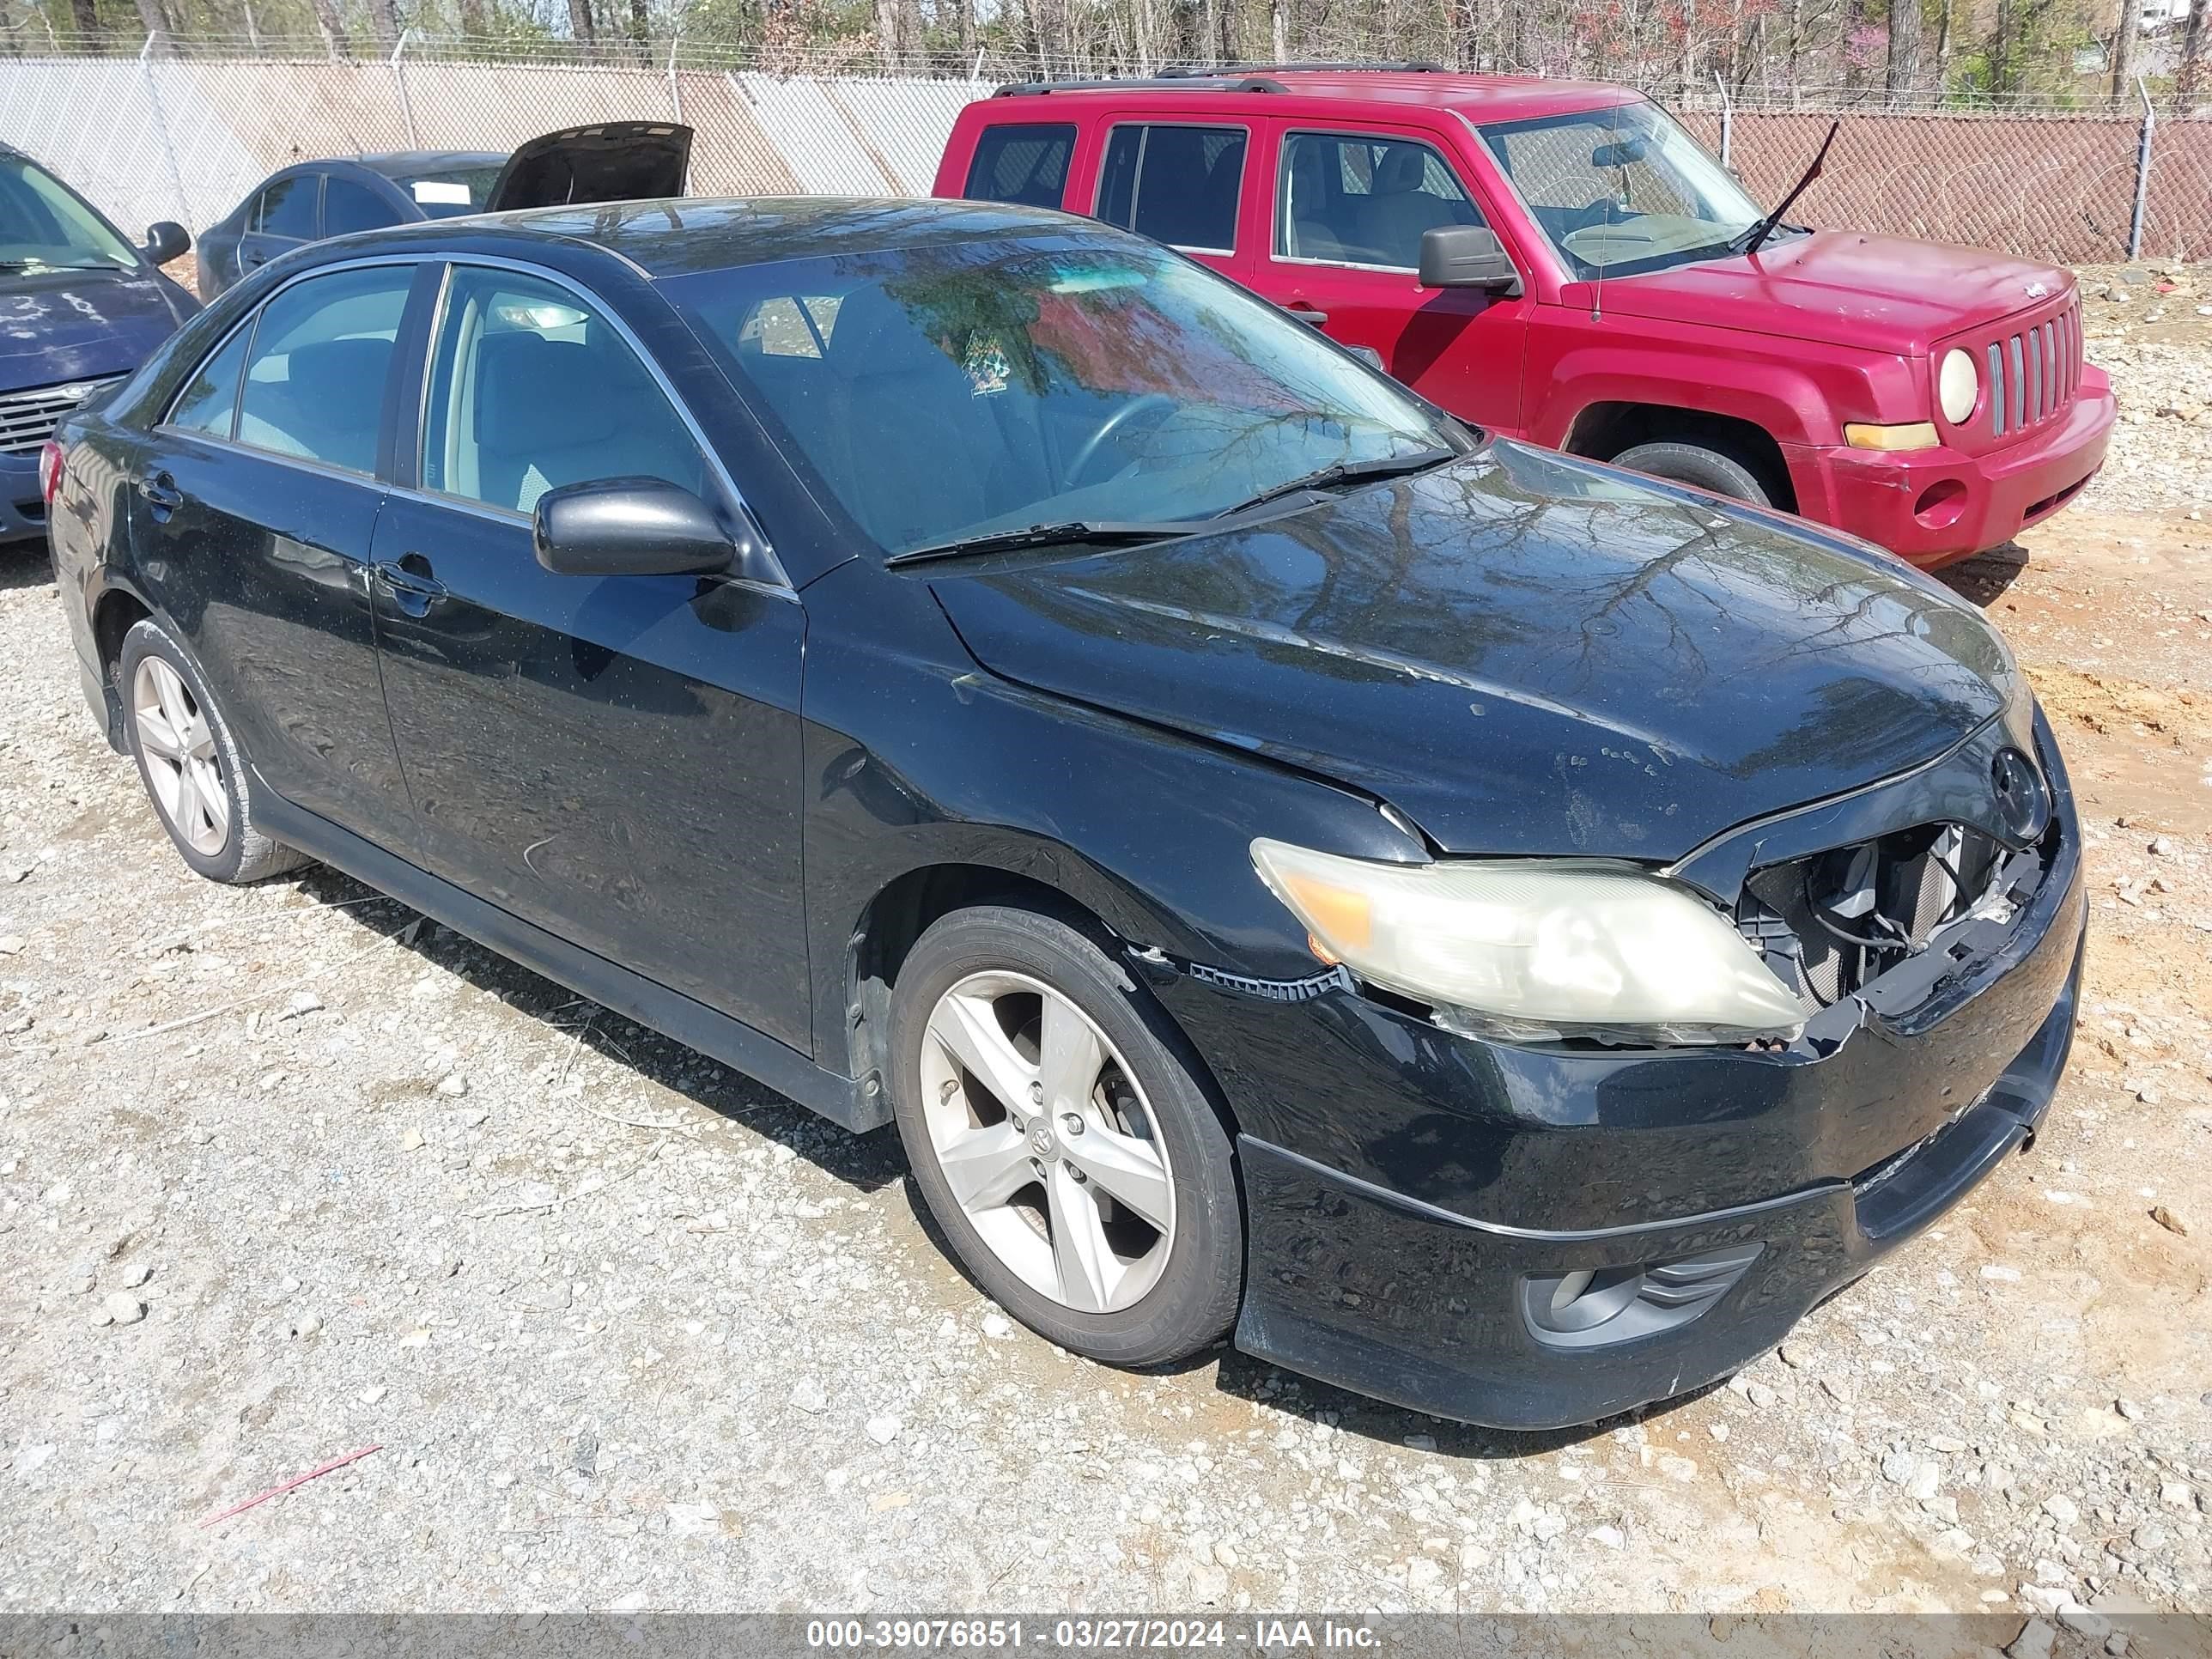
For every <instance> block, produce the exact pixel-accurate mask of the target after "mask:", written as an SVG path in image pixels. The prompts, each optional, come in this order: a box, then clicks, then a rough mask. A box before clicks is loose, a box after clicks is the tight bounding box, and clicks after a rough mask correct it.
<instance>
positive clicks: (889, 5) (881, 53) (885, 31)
mask: <svg viewBox="0 0 2212 1659" xmlns="http://www.w3.org/2000/svg"><path fill="white" fill-rule="evenodd" d="M876 58H877V61H878V63H880V64H882V65H883V67H884V74H886V75H889V74H890V73H891V72H892V71H893V70H896V68H897V67H898V3H897V0H876Z"/></svg>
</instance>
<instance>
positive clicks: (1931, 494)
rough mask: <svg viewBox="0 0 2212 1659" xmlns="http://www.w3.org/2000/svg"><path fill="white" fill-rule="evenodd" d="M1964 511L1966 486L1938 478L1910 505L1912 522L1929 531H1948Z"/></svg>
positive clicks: (1958, 482) (1950, 479)
mask: <svg viewBox="0 0 2212 1659" xmlns="http://www.w3.org/2000/svg"><path fill="white" fill-rule="evenodd" d="M1964 513H1966V485H1965V484H1964V483H1961V482H1960V480H1958V479H1956V478H1939V479H1938V480H1937V481H1936V483H1932V484H1929V486H1928V488H1927V489H1923V490H1922V491H1921V492H1920V499H1919V500H1918V501H1915V502H1913V504H1912V517H1913V519H1914V520H1915V521H1916V522H1917V523H1918V524H1920V525H1921V526H1923V527H1925V528H1927V529H1929V530H1948V529H1949V528H1950V527H1951V526H1953V525H1954V524H1956V523H1958V522H1959V520H1960V517H1961V516H1963V515H1964Z"/></svg>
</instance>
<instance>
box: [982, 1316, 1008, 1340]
mask: <svg viewBox="0 0 2212 1659" xmlns="http://www.w3.org/2000/svg"><path fill="white" fill-rule="evenodd" d="M983 1334H984V1335H986V1336H994V1337H1006V1336H1012V1334H1014V1327H1013V1322H1012V1321H1011V1320H1009V1319H1008V1318H1007V1317H1006V1315H1004V1314H1002V1313H987V1314H985V1315H984V1316H983Z"/></svg>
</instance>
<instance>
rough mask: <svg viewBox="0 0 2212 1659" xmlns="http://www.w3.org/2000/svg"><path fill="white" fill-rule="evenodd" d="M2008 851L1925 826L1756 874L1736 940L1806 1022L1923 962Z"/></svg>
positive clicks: (1947, 826) (1957, 829)
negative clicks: (1936, 936)
mask: <svg viewBox="0 0 2212 1659" xmlns="http://www.w3.org/2000/svg"><path fill="white" fill-rule="evenodd" d="M2003 861H2004V848H2002V846H2000V845H1999V844H1998V843H1997V842H1996V841H1995V840H1993V839H1991V838H1990V836H1985V835H1984V834H1982V833H1981V832H1980V831H1978V830H1974V829H1965V828H1962V827H1961V826H1960V825H1958V824H1955V823H1931V824H1923V825H1921V826H1920V827H1918V828H1917V829H1902V830H1899V831H1898V832H1897V833H1896V834H1895V835H1890V836H1882V837H1881V839H1880V840H1879V841H1866V842H1859V843H1857V845H1856V846H1851V847H1839V848H1835V849H1834V850H1833V851H1831V852H1826V853H1816V854H1814V855H1813V856H1811V857H1809V858H1802V859H1796V860H1792V861H1791V862H1790V863H1788V864H1776V865H1770V866H1767V867H1766V868H1765V869H1763V870H1755V871H1753V872H1752V874H1751V876H1750V878H1748V879H1747V881H1746V882H1745V883H1744V887H1743V895H1742V896H1741V898H1740V899H1739V900H1738V901H1737V903H1736V913H1735V925H1736V931H1737V932H1738V933H1741V934H1742V935H1743V936H1744V938H1745V939H1748V940H1750V942H1751V943H1752V945H1753V946H1754V947H1755V948H1757V950H1758V951H1759V953H1760V954H1761V955H1762V956H1764V957H1765V959H1766V965H1767V967H1768V968H1770V969H1772V970H1773V973H1774V975H1775V977H1776V978H1778V979H1779V980H1780V981H1782V982H1783V983H1784V985H1786V986H1788V987H1790V990H1791V991H1792V992H1794V993H1795V994H1796V996H1797V999H1798V1000H1799V1001H1801V1002H1802V1003H1803V1004H1804V1006H1805V1012H1806V1013H1807V1015H1808V1016H1810V1015H1812V1014H1814V1013H1817V1012H1820V1010H1821V1009H1823V1008H1825V1007H1826V1006H1828V1005H1829V1004H1831V1003H1832V1002H1835V1001H1838V1000H1840V999H1842V998H1844V997H1847V996H1849V995H1850V994H1852V993H1853V992H1855V991H1857V990H1858V989H1859V988H1860V987H1862V986H1863V985H1865V984H1866V983H1868V981H1871V980H1873V979H1875V978H1876V977H1877V976H1879V975H1881V974H1883V973H1886V972H1887V971H1888V970H1889V969H1892V968H1893V967H1895V966H1896V965H1897V964H1898V963H1900V962H1902V961H1904V960H1905V958H1906V957H1910V956H1914V955H1917V954H1918V953H1919V952H1920V951H1922V950H1923V949H1925V948H1926V946H1927V945H1928V940H1929V935H1930V934H1932V933H1935V931H1936V929H1937V928H1939V927H1942V925H1943V924H1944V923H1945V922H1948V921H1955V920H1957V919H1958V918H1959V917H1960V916H1962V915H1966V913H1967V911H1969V910H1971V909H1972V908H1974V905H1975V903H1976V902H1977V901H1978V900H1980V899H1981V898H1982V897H1983V896H1984V895H1985V894H1988V893H1990V892H1991V891H1993V890H1994V889H1995V888H1996V885H1997V884H1998V878H1999V874H2000V868H2001V866H2002V864H2003Z"/></svg>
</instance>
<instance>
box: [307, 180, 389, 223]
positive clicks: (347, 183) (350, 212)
mask: <svg viewBox="0 0 2212 1659" xmlns="http://www.w3.org/2000/svg"><path fill="white" fill-rule="evenodd" d="M398 222H399V215H398V212H397V211H396V210H394V209H393V208H392V204H390V203H389V202H386V200H385V199H384V198H383V197H381V196H379V195H378V194H377V193H376V192H375V191H373V190H371V189H369V188H368V185H357V184H356V183H355V182H354V181H353V180H352V179H340V178H338V177H337V176H336V175H335V174H333V175H332V176H331V177H330V178H329V179H325V180H324V181H323V234H324V235H325V236H344V235H347V234H349V233H351V232H353V231H356V230H375V229H377V228H379V227H380V226H383V225H396V224H398Z"/></svg>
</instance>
